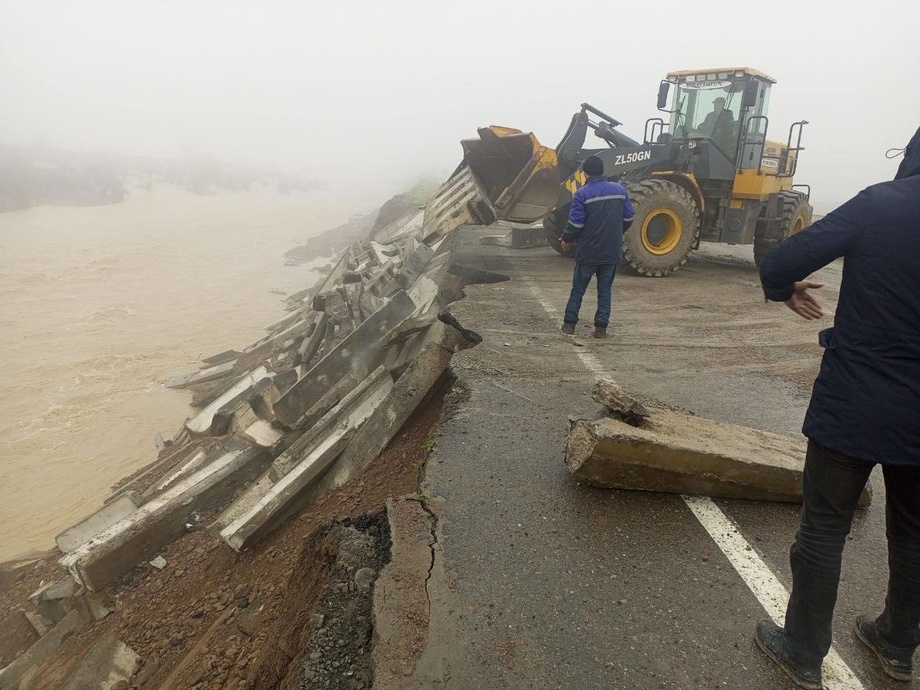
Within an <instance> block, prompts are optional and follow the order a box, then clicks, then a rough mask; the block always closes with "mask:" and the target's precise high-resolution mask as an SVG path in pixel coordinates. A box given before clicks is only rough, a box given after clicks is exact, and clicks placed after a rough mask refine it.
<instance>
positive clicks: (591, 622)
mask: <svg viewBox="0 0 920 690" xmlns="http://www.w3.org/2000/svg"><path fill="white" fill-rule="evenodd" d="M491 235H494V230H490V229H489V228H481V229H473V230H471V231H470V232H469V233H465V234H464V235H463V236H462V240H461V242H462V245H461V246H460V247H458V249H457V251H456V256H457V260H458V261H460V262H462V263H463V264H464V265H467V266H473V267H478V268H481V269H485V270H489V271H494V272H500V273H504V274H506V275H507V276H509V277H510V280H509V281H507V282H504V283H499V284H493V285H479V286H475V287H471V288H469V289H468V290H467V298H466V299H465V300H463V301H461V302H458V303H457V304H456V305H454V307H453V308H452V311H453V312H454V314H455V315H456V316H457V317H458V318H459V319H460V320H461V321H462V322H464V323H467V322H469V323H475V325H476V328H477V330H478V331H479V332H480V333H481V334H482V336H483V338H484V342H483V344H482V345H480V346H479V347H478V348H475V349H472V350H468V351H466V352H463V353H460V354H459V355H458V356H457V357H455V359H454V361H453V364H452V367H453V368H454V370H455V371H456V373H457V375H458V377H459V379H460V380H461V381H462V382H463V383H464V391H465V392H464V395H463V400H462V402H460V404H459V405H458V407H457V408H456V409H455V410H454V412H453V414H452V416H451V417H450V418H449V419H447V420H446V421H445V422H444V423H443V424H442V426H441V427H440V430H439V434H438V437H437V445H436V447H435V450H434V452H433V453H432V457H431V459H430V461H429V465H428V472H427V480H426V486H425V489H424V492H425V494H426V495H428V496H429V497H431V502H432V505H434V506H435V507H436V508H437V511H438V520H437V524H436V533H437V536H438V538H437V545H436V549H435V554H436V556H437V559H436V563H435V564H434V566H433V568H432V578H431V581H430V582H429V584H428V590H429V593H430V600H431V614H430V620H431V630H430V631H429V634H428V638H427V639H428V644H427V646H426V647H424V648H423V650H422V651H421V652H420V653H419V656H418V663H417V665H416V666H415V667H414V671H413V675H412V678H413V681H414V683H415V684H414V685H410V684H407V682H406V681H405V680H403V682H402V683H395V684H392V685H390V686H388V687H401V688H402V687H421V688H425V687H448V688H482V687H489V688H536V687H539V688H575V687H577V688H705V687H708V688H716V687H728V688H753V689H762V690H768V689H773V688H783V687H787V686H788V682H787V680H786V679H785V678H784V677H783V676H782V675H781V674H780V673H779V672H778V671H777V670H776V669H775V668H774V667H773V665H772V664H771V663H770V662H769V660H767V659H766V658H765V657H764V656H763V655H762V654H761V653H760V652H759V651H758V650H756V648H755V646H754V643H753V632H754V625H755V623H756V622H757V621H758V620H760V619H762V618H764V617H765V615H764V612H765V611H766V612H767V613H768V614H770V615H772V616H775V615H781V614H782V612H783V611H784V608H785V601H786V592H785V589H788V587H789V586H790V576H789V571H788V565H787V564H788V548H789V546H790V544H791V542H792V539H793V536H794V534H795V530H796V528H797V526H798V511H799V509H798V506H796V505H794V504H790V503H775V502H770V503H766V502H761V501H749V500H725V499H717V500H715V501H710V500H709V499H691V498H688V499H686V500H685V499H684V498H682V497H681V496H680V495H673V494H671V495H669V494H662V493H650V492H647V491H619V490H607V489H599V488H594V487H592V486H589V485H588V484H586V483H585V482H583V481H579V480H578V479H577V478H575V477H573V476H572V475H571V473H570V471H569V469H568V468H567V467H566V465H565V464H564V462H563V458H564V450H563V446H564V444H565V442H566V437H567V434H568V431H569V424H570V420H574V419H585V418H596V417H597V413H598V409H599V407H600V406H599V405H598V403H596V402H595V401H594V400H592V397H591V394H592V389H593V388H594V385H595V383H596V381H597V379H598V378H600V377H605V376H609V377H612V378H614V379H615V380H616V381H617V382H619V383H620V384H621V385H622V386H623V388H624V389H626V390H631V391H641V392H642V394H643V395H644V396H647V397H650V398H655V399H658V400H663V401H666V402H668V403H669V404H671V405H674V406H677V407H679V408H682V409H684V410H689V411H692V412H694V413H696V414H697V415H701V416H705V417H709V418H712V419H715V420H722V421H725V422H731V423H733V424H740V425H743V426H746V427H753V428H756V429H762V430H765V431H768V432H773V433H777V434H782V435H787V436H792V437H795V438H796V439H800V438H801V435H800V431H799V430H800V426H801V420H802V417H803V415H804V411H805V408H806V405H807V401H808V397H809V394H810V390H811V384H812V381H813V379H814V376H815V374H816V373H817V369H818V365H819V361H820V353H821V349H820V347H819V346H818V344H817V331H818V330H819V329H820V328H821V327H823V324H821V323H814V322H804V321H801V320H798V319H793V318H790V316H789V315H788V314H787V313H786V310H785V309H782V308H781V307H779V306H777V305H771V304H765V303H764V300H763V295H762V292H761V290H760V285H759V278H758V273H757V269H756V267H755V266H754V263H753V262H752V261H751V259H750V258H749V255H748V254H747V253H746V252H745V251H744V248H741V247H738V248H733V247H722V246H717V245H709V244H704V245H703V246H702V249H701V251H700V253H699V254H698V255H696V256H695V257H691V258H690V260H689V261H688V263H687V265H686V266H685V267H684V269H683V270H682V271H681V272H680V273H678V274H675V275H674V276H672V277H670V278H669V279H667V280H649V279H646V278H641V277H638V276H636V275H634V274H630V273H628V272H625V271H624V272H623V275H621V276H618V277H617V281H616V284H615V288H614V309H613V316H612V319H611V333H612V334H611V337H610V338H608V339H607V340H597V339H594V338H591V337H590V333H591V331H590V324H587V325H583V324H580V325H579V327H578V331H577V332H576V336H575V337H574V338H567V337H565V336H563V335H561V334H560V332H559V326H560V324H561V321H562V307H563V306H564V304H565V301H566V298H567V295H568V290H569V285H570V280H571V267H570V264H569V263H568V262H565V261H560V260H559V259H558V257H556V256H554V255H553V252H552V251H551V250H549V249H546V248H543V249H529V250H514V249H511V248H508V247H502V246H494V242H493V240H489V242H490V246H483V245H482V244H480V243H479V242H478V241H477V240H478V238H479V237H485V236H491ZM840 275H841V265H840V264H839V263H837V264H833V265H831V266H829V267H828V268H826V269H824V270H823V271H821V272H820V274H819V275H818V279H819V280H821V281H823V282H824V283H826V288H825V294H824V295H822V297H823V299H824V300H826V303H827V306H828V307H829V310H830V311H833V308H834V303H835V301H836V299H837V290H838V288H839V284H840ZM589 294H590V293H589ZM593 307H594V305H593V304H590V305H589V306H588V307H587V309H588V313H590V310H591V309H593ZM796 442H799V441H796ZM872 486H873V488H874V491H875V496H876V500H875V501H874V502H873V505H872V506H871V507H869V508H867V509H862V510H860V511H858V517H857V520H856V523H855V525H854V529H853V532H852V534H851V540H850V541H849V542H848V548H847V553H846V555H845V558H844V569H843V578H842V582H841V587H840V597H839V601H838V608H837V617H836V619H835V627H834V631H835V645H834V650H835V651H836V655H837V656H835V657H834V658H832V659H829V662H830V664H831V666H832V668H830V669H827V668H826V670H825V680H826V683H827V686H828V687H829V688H838V689H841V688H846V689H856V688H884V689H887V688H895V687H901V686H899V685H897V684H896V683H894V682H893V681H890V680H887V679H886V677H884V676H883V675H882V674H881V672H880V670H879V669H878V666H877V664H876V662H875V659H874V657H873V656H872V655H871V653H868V652H867V651H866V650H865V649H864V648H863V646H862V645H861V643H859V642H857V641H856V638H855V636H854V635H853V633H852V624H853V621H854V620H855V617H856V616H857V615H858V614H860V613H863V612H864V611H867V610H868V611H871V610H874V609H875V607H880V606H881V604H882V602H883V601H884V595H885V587H886V582H887V571H886V562H887V561H886V557H885V546H884V544H885V541H884V529H885V528H884V507H883V506H884V500H883V497H884V489H883V486H882V483H881V481H880V475H877V474H876V475H874V476H873V478H872Z"/></svg>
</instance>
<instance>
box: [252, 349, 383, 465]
mask: <svg viewBox="0 0 920 690" xmlns="http://www.w3.org/2000/svg"><path fill="white" fill-rule="evenodd" d="M392 389H393V379H392V378H391V377H390V375H389V373H387V370H386V368H384V367H382V366H381V367H377V369H375V370H374V371H373V372H372V373H371V375H370V376H368V377H367V378H366V379H364V381H362V382H361V383H360V384H358V385H357V386H356V387H355V388H354V389H353V390H352V391H350V392H349V393H348V394H347V395H346V396H345V397H343V398H342V399H341V400H340V401H339V403H338V404H337V405H335V407H333V408H332V409H331V410H329V411H328V412H327V413H326V414H325V415H323V417H322V418H321V419H319V420H318V421H317V422H316V423H315V424H314V425H313V426H312V427H310V429H309V430H308V431H307V432H305V433H304V434H303V436H301V437H300V438H298V439H297V440H296V441H295V442H294V443H293V444H291V447H290V448H288V449H287V450H286V451H284V452H283V453H282V454H281V455H279V456H278V457H277V458H276V459H275V461H274V462H273V463H272V467H271V470H270V475H271V477H272V479H273V480H274V481H279V480H280V479H281V478H282V477H283V476H284V475H286V474H287V473H288V472H289V471H290V470H291V469H293V467H295V466H296V465H297V463H299V462H300V459H301V458H302V457H303V456H304V455H308V454H309V453H310V452H311V451H312V449H313V448H315V447H316V446H317V445H318V444H319V443H321V442H322V440H323V438H324V437H325V436H327V435H328V434H329V433H331V432H332V431H333V430H334V429H335V428H337V427H341V428H357V427H359V426H360V425H361V424H363V423H364V422H365V421H366V420H367V418H368V417H369V416H370V414H371V413H372V412H373V411H374V409H376V407H377V406H378V405H379V404H380V402H381V401H382V400H384V399H385V398H386V396H387V395H389V393H390V391H391V390H392Z"/></svg>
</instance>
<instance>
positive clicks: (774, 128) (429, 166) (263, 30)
mask: <svg viewBox="0 0 920 690" xmlns="http://www.w3.org/2000/svg"><path fill="white" fill-rule="evenodd" d="M818 4H819V3H809V2H799V3H782V4H773V5H772V6H771V4H769V3H739V2H716V1H714V0H694V1H687V2H679V3H678V2H662V1H659V2H654V3H651V2H632V3H620V2H613V1H612V0H608V1H606V2H591V3H588V2H581V3H578V2H558V1H557V2H543V1H539V2H526V3H525V2H494V1H493V2H485V1H480V0H463V1H455V2H440V1H437V0H426V1H421V0H390V1H389V2H385V1H373V2H372V1H364V0H339V1H337V2H315V0H301V1H299V2H278V1H274V2H273V1H272V0H264V1H263V2H252V1H250V2H237V1H234V0H222V1H220V2H217V1H211V0H208V1H204V0H183V1H181V2H178V1H172V0H157V1H156V2H154V1H151V0H120V1H101V0H79V2H76V1H74V2H70V1H68V0H58V1H57V2H49V1H47V0H0V13H2V14H0V142H4V143H21V144H30V143H35V142H41V143H43V144H46V145H48V146H54V147H63V148H74V149H82V150H106V151H116V152H124V153H137V154H144V155H162V156H175V155H181V154H183V153H196V154H205V155H214V156H217V157H220V158H221V159H223V160H228V161H237V162H254V163H268V164H273V165H281V166H284V167H285V168H288V169H290V170H291V171H294V172H302V173H305V174H310V175H316V176H319V177H326V178H330V179H336V180H342V179H348V178H349V177H354V178H355V179H356V180H359V179H361V178H364V177H367V178H370V179H373V180H375V181H381V180H386V181H389V180H393V181H394V183H396V182H402V181H408V180H409V179H411V178H412V177H415V176H416V175H418V174H423V173H428V174H435V175H437V176H439V177H445V176H446V175H447V174H449V172H450V171H451V170H452V169H453V168H454V167H455V166H456V164H457V163H458V162H459V159H460V146H459V140H460V139H461V138H467V137H471V136H475V132H476V128H477V127H479V126H484V125H489V124H501V125H506V126H512V127H518V128H521V129H523V130H525V131H533V132H535V133H536V134H537V136H538V137H539V138H540V139H541V141H543V142H544V143H546V144H547V145H550V146H555V145H556V143H558V140H559V139H560V138H561V136H562V135H563V133H564V131H565V128H566V126H567V124H568V121H569V118H570V117H571V115H572V113H574V112H575V111H576V110H578V107H579V104H580V103H582V102H583V101H588V102H590V103H592V104H594V105H596V106H597V107H599V108H601V109H602V110H605V111H606V112H608V113H610V114H612V115H613V116H615V117H617V118H618V119H620V120H621V121H622V122H623V123H624V126H623V131H624V132H625V133H627V134H629V135H631V136H633V137H634V138H639V139H641V137H642V131H643V125H644V122H645V120H646V118H648V117H653V116H656V115H657V114H658V113H657V112H656V110H655V95H656V91H657V87H658V82H659V80H660V79H661V78H662V77H663V76H664V74H665V73H666V72H668V71H669V70H674V69H690V68H698V67H699V68H707V67H720V66H735V65H748V66H751V67H755V68H757V69H760V70H762V71H764V72H767V73H768V74H771V75H772V76H774V77H776V78H777V80H778V82H779V83H778V84H776V85H775V86H774V87H773V92H772V96H771V112H770V123H771V126H770V135H771V138H774V139H777V138H778V139H782V140H785V138H786V133H787V131H788V127H789V125H790V124H791V123H792V122H793V121H794V120H798V119H806V120H809V122H810V123H811V124H810V125H809V126H808V127H807V128H806V130H805V139H804V144H805V146H806V151H805V152H803V154H802V157H801V163H800V166H799V174H798V175H797V178H796V182H808V183H810V184H811V185H812V189H813V203H814V204H815V205H816V207H817V208H818V210H819V211H823V210H827V208H826V207H827V205H835V204H837V203H839V202H842V201H844V200H846V199H847V198H848V197H849V196H850V195H852V194H853V193H854V192H856V191H858V190H859V189H860V188H862V187H864V186H866V185H868V184H872V183H874V182H877V181H880V180H883V179H888V178H890V177H892V176H893V174H894V171H895V169H896V168H897V163H898V161H897V160H895V161H888V160H886V159H885V157H884V153H885V150H886V149H888V148H891V147H901V146H903V145H904V144H905V143H906V141H907V140H908V138H909V137H910V135H911V134H913V132H914V131H915V130H916V128H917V127H918V125H920V90H918V89H917V73H918V70H920V49H918V48H917V46H916V42H915V32H916V26H917V25H918V20H920V3H915V2H906V1H905V2H891V1H890V0H883V1H876V2H872V3H866V4H864V5H862V6H861V7H860V9H859V10H857V11H850V10H847V9H844V6H843V5H841V4H839V3H834V4H831V3H820V7H817V5H818ZM771 7H772V9H771ZM592 139H593V137H592ZM589 141H590V139H589ZM596 141H597V142H598V145H600V140H596Z"/></svg>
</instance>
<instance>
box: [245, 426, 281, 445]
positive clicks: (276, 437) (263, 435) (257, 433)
mask: <svg viewBox="0 0 920 690" xmlns="http://www.w3.org/2000/svg"><path fill="white" fill-rule="evenodd" d="M242 436H243V438H245V439H246V440H247V441H250V442H252V443H254V444H256V445H257V446H262V447H263V448H273V447H274V446H275V444H276V443H278V441H280V440H281V439H282V438H283V437H284V432H282V431H281V430H280V429H277V428H275V427H274V426H272V425H271V423H270V422H266V421H265V420H264V419H257V420H256V421H255V422H253V423H252V424H250V425H249V426H248V427H246V430H245V431H244V432H243V434H242Z"/></svg>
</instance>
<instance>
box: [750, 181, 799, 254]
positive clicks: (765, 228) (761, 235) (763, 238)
mask: <svg viewBox="0 0 920 690" xmlns="http://www.w3.org/2000/svg"><path fill="white" fill-rule="evenodd" d="M779 198H780V203H781V204H782V212H781V216H780V221H779V224H778V225H776V226H775V229H774V230H773V231H771V230H770V223H769V222H768V221H766V220H759V221H757V225H756V227H755V228H754V263H756V264H757V265H758V266H760V264H761V262H762V261H763V258H764V256H766V254H767V252H768V251H770V250H771V249H773V247H775V246H776V245H778V244H779V243H780V242H782V241H783V240H786V239H789V238H790V237H792V236H793V235H795V234H797V233H800V232H802V230H804V229H805V228H807V227H808V226H809V225H811V214H812V208H811V204H809V203H808V198H807V197H806V196H805V195H804V194H802V193H801V192H793V191H788V190H787V191H782V192H780V193H779Z"/></svg>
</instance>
